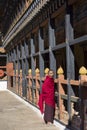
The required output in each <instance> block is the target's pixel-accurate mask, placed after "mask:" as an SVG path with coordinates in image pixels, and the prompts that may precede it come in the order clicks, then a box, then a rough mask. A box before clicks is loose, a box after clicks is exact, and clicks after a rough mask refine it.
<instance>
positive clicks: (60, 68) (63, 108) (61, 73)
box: [57, 67, 65, 120]
mask: <svg viewBox="0 0 87 130" xmlns="http://www.w3.org/2000/svg"><path fill="white" fill-rule="evenodd" d="M63 73H64V72H63V69H62V67H59V68H58V70H57V74H58V93H59V95H58V96H59V118H60V120H61V119H63V111H64V110H65V107H64V104H63V100H62V98H61V95H62V94H64V90H63V87H62V84H61V80H64V74H63Z"/></svg>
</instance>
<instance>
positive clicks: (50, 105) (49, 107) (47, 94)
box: [38, 70, 55, 124]
mask: <svg viewBox="0 0 87 130" xmlns="http://www.w3.org/2000/svg"><path fill="white" fill-rule="evenodd" d="M53 76H54V72H53V71H52V70H49V74H48V76H46V79H45V81H44V83H43V85H42V93H41V94H40V97H39V103H38V105H39V108H40V111H41V113H44V121H45V123H46V124H52V123H53V120H54V111H55V100H54V99H55V98H54V97H55V92H54V79H53ZM43 104H45V107H43V106H44V105H43Z"/></svg>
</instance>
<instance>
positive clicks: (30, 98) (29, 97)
mask: <svg viewBox="0 0 87 130" xmlns="http://www.w3.org/2000/svg"><path fill="white" fill-rule="evenodd" d="M28 76H29V77H28V78H29V82H28V83H29V86H28V88H29V92H28V100H29V101H31V102H32V88H31V87H32V70H31V69H29V70H28Z"/></svg>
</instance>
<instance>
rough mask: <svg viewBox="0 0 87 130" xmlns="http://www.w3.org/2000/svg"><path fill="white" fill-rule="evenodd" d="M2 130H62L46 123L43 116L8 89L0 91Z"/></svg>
mask: <svg viewBox="0 0 87 130" xmlns="http://www.w3.org/2000/svg"><path fill="white" fill-rule="evenodd" d="M0 130H60V129H58V127H56V126H54V125H51V126H49V125H46V124H44V122H43V120H42V118H41V117H40V116H39V115H38V114H37V113H36V112H35V111H34V110H32V109H31V108H29V107H28V106H27V105H25V104H24V103H23V102H21V101H20V100H18V99H17V98H15V97H14V96H13V95H12V94H10V93H9V92H8V91H0Z"/></svg>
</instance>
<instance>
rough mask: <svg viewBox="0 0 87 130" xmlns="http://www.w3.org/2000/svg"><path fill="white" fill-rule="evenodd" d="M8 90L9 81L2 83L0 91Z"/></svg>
mask: <svg viewBox="0 0 87 130" xmlns="http://www.w3.org/2000/svg"><path fill="white" fill-rule="evenodd" d="M6 89H7V81H2V80H1V81H0V91H3V90H6Z"/></svg>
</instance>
